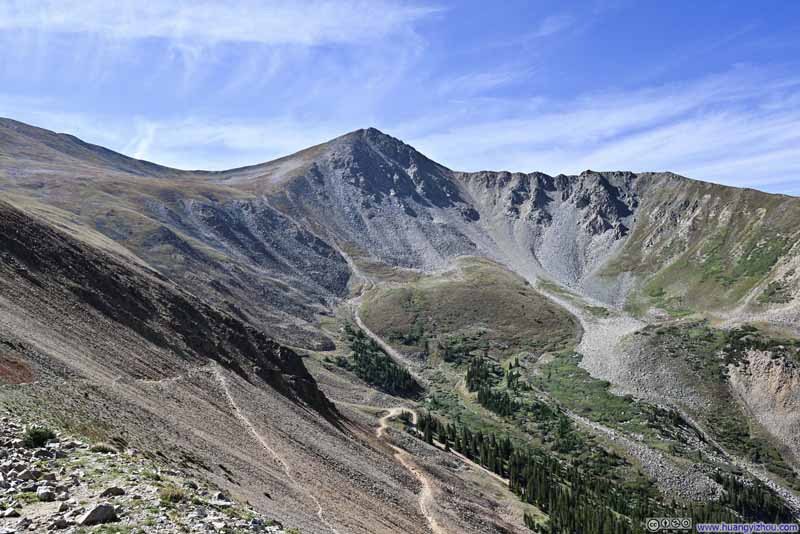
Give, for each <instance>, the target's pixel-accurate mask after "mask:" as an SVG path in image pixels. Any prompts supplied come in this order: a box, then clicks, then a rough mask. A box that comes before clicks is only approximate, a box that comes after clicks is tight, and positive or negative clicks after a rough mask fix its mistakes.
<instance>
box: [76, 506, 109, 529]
mask: <svg viewBox="0 0 800 534" xmlns="http://www.w3.org/2000/svg"><path fill="white" fill-rule="evenodd" d="M116 520H117V511H116V510H115V509H114V507H113V506H111V505H110V504H98V505H97V506H95V507H94V508H92V509H91V510H89V511H88V512H86V513H85V514H83V515H82V516H80V517H79V518H78V521H77V523H78V524H79V525H81V526H91V525H100V524H103V523H111V522H113V521H116Z"/></svg>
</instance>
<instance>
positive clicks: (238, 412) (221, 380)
mask: <svg viewBox="0 0 800 534" xmlns="http://www.w3.org/2000/svg"><path fill="white" fill-rule="evenodd" d="M213 372H214V376H215V377H216V379H217V381H218V382H219V384H220V386H222V389H223V391H224V392H225V397H226V398H227V399H228V403H229V404H230V405H231V408H233V412H234V414H235V415H236V418H237V419H239V420H240V421H241V422H242V424H243V425H244V426H245V427H247V429H248V430H250V433H251V434H253V436H254V437H255V438H256V440H258V442H259V443H260V444H261V446H262V447H263V448H264V450H265V451H267V452H268V453H269V454H270V455H271V456H272V457H273V458H274V459H275V461H276V462H277V463H278V464H280V466H281V468H282V469H283V472H284V473H285V474H286V478H287V479H289V481H290V482H291V483H292V484H293V485H294V486H295V487H297V488H299V489H300V490H301V491H302V492H303V493H305V494H306V495H307V496H308V497H309V498H310V499H311V500H312V501H314V504H316V505H317V516H318V517H319V520H320V521H321V522H322V524H323V525H325V526H326V527H327V528H328V529H329V530H330V531H331V532H332V533H333V534H339V532H338V531H337V530H336V529H335V528H334V527H333V526H332V525H331V524H330V523H328V521H327V520H326V519H325V514H324V512H323V509H322V505H321V504H320V502H319V500H318V499H317V498H316V497H315V496H314V494H312V493H311V492H310V491H308V490H307V489H306V488H305V487H303V486H302V485H300V484H298V483H297V480H296V479H295V478H294V476H293V475H292V472H291V470H290V469H289V464H287V463H286V461H285V460H284V459H283V458H281V456H280V455H278V453H277V452H275V450H274V449H273V448H272V447H270V446H269V444H268V443H267V441H266V440H265V439H264V437H263V436H262V435H261V434H259V433H258V430H256V427H255V426H253V423H251V422H250V420H249V419H248V418H247V416H246V415H244V413H243V412H242V410H241V409H240V408H239V405H238V404H237V403H236V401H235V400H234V399H233V396H232V395H231V391H230V388H228V383H227V381H226V380H225V375H224V374H223V372H222V369H221V368H220V367H219V366H217V365H215V366H214V367H213Z"/></svg>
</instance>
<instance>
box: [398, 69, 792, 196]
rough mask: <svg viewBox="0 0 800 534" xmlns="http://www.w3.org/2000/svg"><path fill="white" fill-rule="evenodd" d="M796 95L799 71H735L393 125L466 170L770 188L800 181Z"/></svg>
mask: <svg viewBox="0 0 800 534" xmlns="http://www.w3.org/2000/svg"><path fill="white" fill-rule="evenodd" d="M798 95H800V78H799V77H796V76H792V75H779V74H775V73H770V72H764V71H757V70H753V69H740V70H734V71H732V72H730V73H728V74H725V75H720V76H715V77H710V78H707V79H703V80H695V81H693V82H686V83H683V84H672V85H668V86H663V87H655V88H650V89H646V90H639V91H629V92H618V93H606V94H599V95H592V94H589V95H586V96H583V97H580V98H576V99H573V100H569V101H551V102H546V103H544V104H542V103H539V105H538V106H537V107H528V108H525V109H523V106H522V105H521V102H519V101H514V100H512V101H508V102H506V109H505V113H500V114H499V115H501V116H496V117H486V116H481V114H480V112H478V113H476V114H475V115H473V116H471V117H465V116H463V115H461V116H459V117H458V119H457V120H458V123H454V122H447V120H446V118H444V117H442V118H440V120H439V121H438V122H437V121H434V120H432V119H431V120H430V121H429V122H428V123H427V128H426V124H425V123H422V126H421V127H420V125H419V124H417V125H414V126H413V127H402V126H401V127H400V132H401V135H403V136H405V137H406V139H408V140H409V141H411V142H412V144H414V146H416V147H417V148H418V149H420V150H421V151H423V152H426V153H427V154H428V155H429V156H431V157H433V158H434V159H436V160H437V161H439V162H441V163H443V164H445V165H448V166H451V167H454V168H458V169H464V170H480V169H487V168H488V169H507V170H517V171H526V172H528V171H534V170H540V171H544V172H548V173H551V174H556V173H561V172H564V173H577V172H580V171H582V170H585V169H587V168H591V169H596V170H618V169H624V170H635V171H648V170H671V171H675V172H679V173H681V174H685V175H687V176H690V177H692V178H697V179H701V180H708V181H715V182H720V183H727V184H730V185H740V186H744V185H748V186H751V187H770V186H772V185H773V184H777V183H784V184H785V183H787V182H794V183H800V109H798V108H797V106H796V102H797V101H798V100H797V99H798ZM508 115H510V116H511V117H510V118H509V117H508ZM425 129H427V131H425ZM415 130H416V131H415Z"/></svg>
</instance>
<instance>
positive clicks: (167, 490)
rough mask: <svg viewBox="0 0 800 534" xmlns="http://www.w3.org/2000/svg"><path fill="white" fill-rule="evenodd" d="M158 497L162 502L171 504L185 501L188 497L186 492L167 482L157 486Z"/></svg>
mask: <svg viewBox="0 0 800 534" xmlns="http://www.w3.org/2000/svg"><path fill="white" fill-rule="evenodd" d="M158 498H159V499H160V500H161V502H162V503H163V504H167V505H171V504H177V503H180V502H183V501H185V500H186V499H187V498H188V494H187V493H186V491H185V490H183V489H182V488H179V487H178V486H173V485H172V484H167V485H165V486H162V487H160V488H159V490H158Z"/></svg>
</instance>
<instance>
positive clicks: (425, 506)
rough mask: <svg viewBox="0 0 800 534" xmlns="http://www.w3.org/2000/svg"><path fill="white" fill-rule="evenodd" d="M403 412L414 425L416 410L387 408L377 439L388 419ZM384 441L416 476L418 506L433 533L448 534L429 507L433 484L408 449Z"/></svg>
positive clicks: (385, 427) (384, 432)
mask: <svg viewBox="0 0 800 534" xmlns="http://www.w3.org/2000/svg"><path fill="white" fill-rule="evenodd" d="M403 412H408V413H410V414H411V421H412V422H413V423H414V425H415V426H416V424H417V412H415V411H414V410H408V409H406V408H402V407H395V408H391V409H389V412H388V413H387V414H386V415H384V416H383V417H381V419H380V425H379V426H378V428H377V430H375V436H377V437H378V439H384V435H385V434H386V429H387V428H388V427H389V421H390V420H392V419H393V418H395V417H398V416H399V415H401V414H402V413H403ZM384 441H385V442H386V444H387V445H388V446H389V447H391V448H392V450H394V451H395V454H394V457H395V458H397V461H398V462H400V464H401V465H402V466H403V467H405V468H406V469H407V470H408V471H409V472H410V473H411V474H412V475H414V477H416V479H417V480H418V481H419V483H420V485H421V486H422V490H421V491H420V492H419V508H420V510H421V511H422V515H423V516H425V519H426V520H427V521H428V525H429V526H430V527H431V531H432V532H433V533H434V534H448V531H447V530H445V529H443V528H442V527H441V526H440V525H439V523H438V522H437V521H436V518H434V517H433V514H431V512H430V507H431V505H432V504H433V486H432V485H431V482H430V480H428V477H427V476H425V474H424V473H423V472H422V471H421V470H420V469H419V468H418V467H417V466H416V465H415V464H414V462H413V460H412V457H411V454H409V453H408V451H405V450H403V449H401V448H400V447H398V446H396V445H394V444H393V443H390V442H389V441H388V440H385V439H384Z"/></svg>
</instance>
